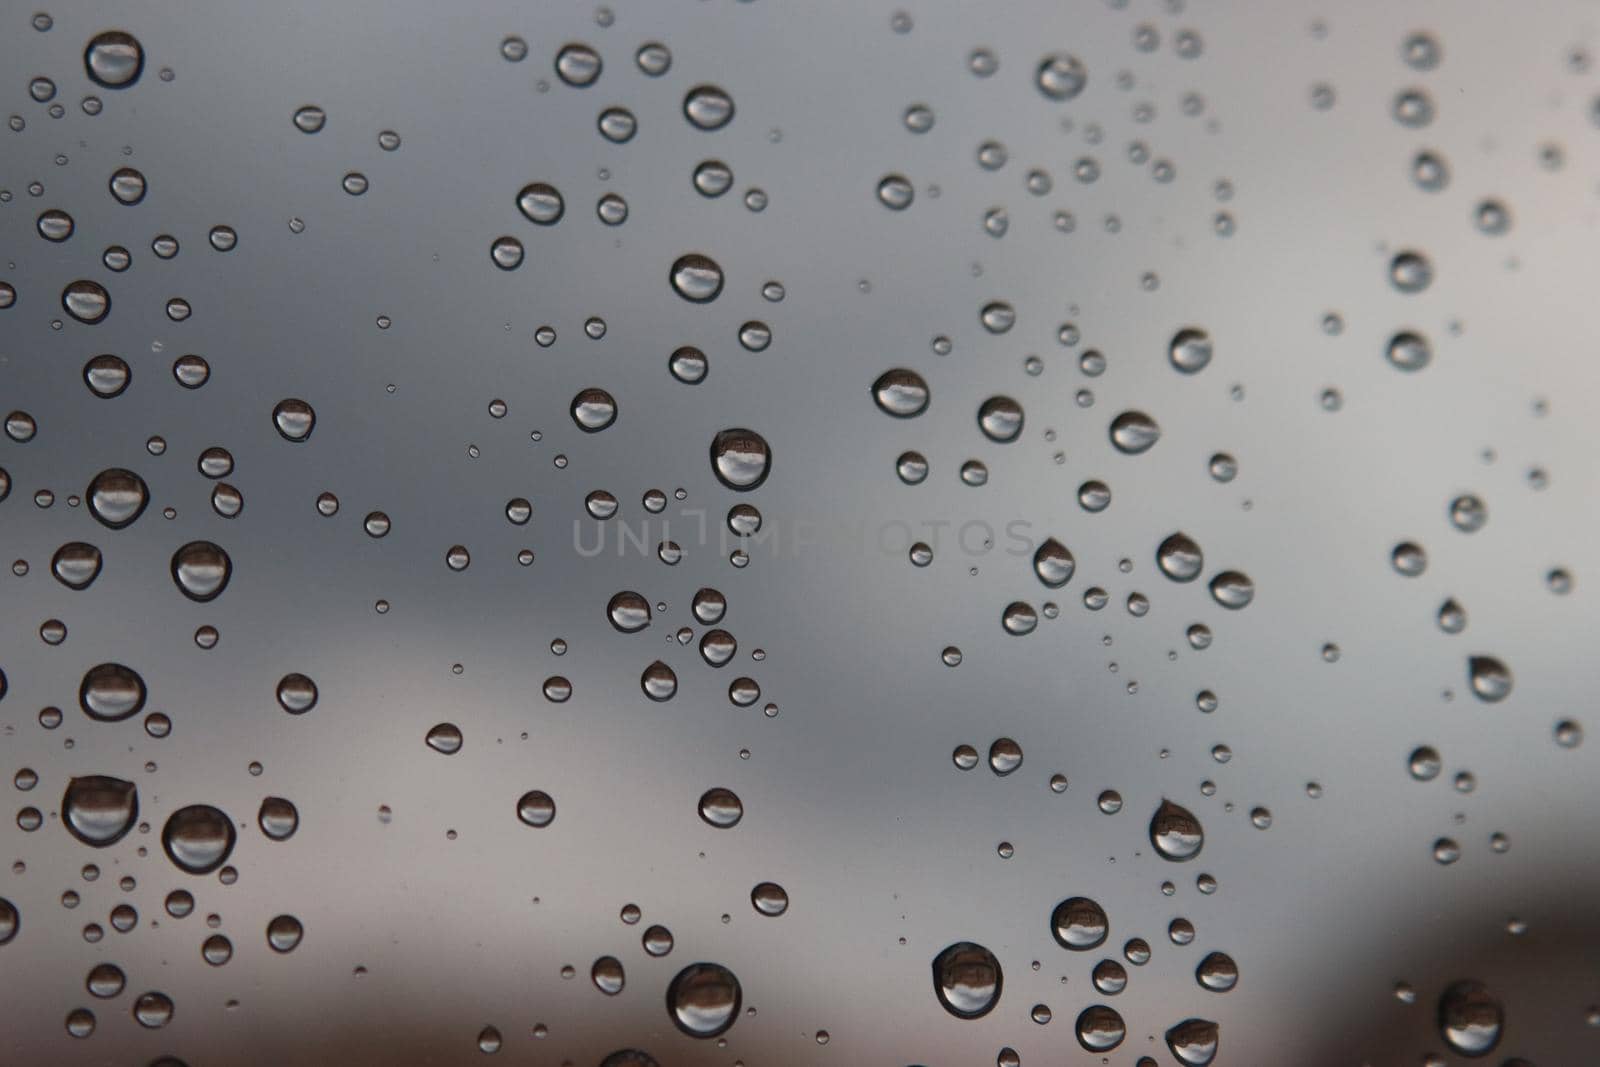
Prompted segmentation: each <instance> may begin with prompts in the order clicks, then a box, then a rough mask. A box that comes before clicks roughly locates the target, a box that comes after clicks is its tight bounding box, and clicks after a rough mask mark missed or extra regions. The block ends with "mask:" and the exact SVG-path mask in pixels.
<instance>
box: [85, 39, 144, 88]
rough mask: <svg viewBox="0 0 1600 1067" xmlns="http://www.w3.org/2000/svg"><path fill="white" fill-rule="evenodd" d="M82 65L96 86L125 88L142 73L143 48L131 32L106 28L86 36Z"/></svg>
mask: <svg viewBox="0 0 1600 1067" xmlns="http://www.w3.org/2000/svg"><path fill="white" fill-rule="evenodd" d="M83 67H84V70H85V71H86V72H87V73H88V75H89V79H90V80H91V81H93V82H94V83H95V84H96V85H99V86H103V87H104V88H107V89H126V88H127V87H128V86H130V85H132V84H133V83H134V82H136V81H138V80H139V75H140V74H142V73H144V47H143V46H142V45H141V44H139V41H138V39H137V38H136V37H134V36H133V34H131V33H126V32H124V31H122V30H106V31H104V32H103V33H97V34H95V35H94V36H93V37H91V38H90V39H89V45H88V47H87V48H85V49H84V50H83Z"/></svg>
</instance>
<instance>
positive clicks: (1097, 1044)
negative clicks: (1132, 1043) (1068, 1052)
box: [1073, 1004, 1128, 1052]
mask: <svg viewBox="0 0 1600 1067" xmlns="http://www.w3.org/2000/svg"><path fill="white" fill-rule="evenodd" d="M1073 1032H1074V1033H1075V1034H1076V1035H1077V1037H1078V1044H1080V1045H1082V1046H1083V1047H1084V1048H1086V1049H1088V1050H1089V1051H1090V1052H1110V1051H1111V1050H1112V1049H1114V1048H1116V1047H1117V1046H1118V1045H1120V1044H1122V1039H1123V1038H1124V1037H1126V1036H1127V1034H1128V1027H1127V1025H1126V1024H1125V1023H1124V1022H1123V1021H1122V1016H1121V1015H1119V1014H1118V1013H1117V1010H1116V1009H1115V1008H1109V1007H1107V1006H1106V1005H1104V1004H1095V1005H1092V1006H1090V1007H1087V1008H1085V1009H1083V1011H1082V1012H1081V1013H1080V1014H1079V1015H1078V1021H1077V1023H1076V1024H1075V1025H1074V1026H1073Z"/></svg>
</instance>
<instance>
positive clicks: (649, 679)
mask: <svg viewBox="0 0 1600 1067" xmlns="http://www.w3.org/2000/svg"><path fill="white" fill-rule="evenodd" d="M639 687H640V688H641V689H643V690H644V695H645V696H647V697H649V698H650V699H651V700H655V701H663V700H671V699H672V697H673V694H675V693H676V692H677V691H678V676H677V674H676V673H674V671H673V669H672V668H671V667H669V666H667V665H666V664H665V663H663V662H661V661H660V660H656V661H655V662H654V663H652V664H650V666H648V667H646V668H645V669H644V673H643V674H641V675H640V676H639Z"/></svg>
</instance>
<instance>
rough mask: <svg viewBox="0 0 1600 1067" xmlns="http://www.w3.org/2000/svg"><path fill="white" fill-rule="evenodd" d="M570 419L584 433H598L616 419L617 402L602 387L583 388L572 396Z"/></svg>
mask: <svg viewBox="0 0 1600 1067" xmlns="http://www.w3.org/2000/svg"><path fill="white" fill-rule="evenodd" d="M571 410H572V421H573V422H575V423H577V425H578V429H580V430H582V431H583V432H584V433H599V432H600V431H601V430H604V429H605V428H606V427H608V426H610V425H611V424H612V423H613V422H616V421H617V402H616V400H615V399H614V398H613V397H612V395H611V394H610V393H608V392H606V391H605V390H604V389H585V390H583V391H582V392H580V393H579V394H578V395H577V396H575V397H573V398H572V409H571Z"/></svg>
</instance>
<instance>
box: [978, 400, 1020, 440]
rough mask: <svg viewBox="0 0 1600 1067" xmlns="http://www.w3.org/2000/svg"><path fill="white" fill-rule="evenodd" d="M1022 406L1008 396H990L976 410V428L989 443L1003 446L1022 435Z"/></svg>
mask: <svg viewBox="0 0 1600 1067" xmlns="http://www.w3.org/2000/svg"><path fill="white" fill-rule="evenodd" d="M1022 418H1023V416H1022V405H1021V404H1018V403H1017V402H1016V401H1015V400H1013V399H1011V398H1010V397H1009V396H992V397H990V398H989V399H988V400H985V401H984V402H983V404H982V406H980V407H979V408H978V428H979V429H981V430H982V431H983V435H984V436H985V437H987V438H988V439H989V440H991V441H995V442H998V443H1001V444H1004V443H1006V442H1009V441H1015V440H1016V439H1017V435H1019V434H1020V433H1022Z"/></svg>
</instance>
